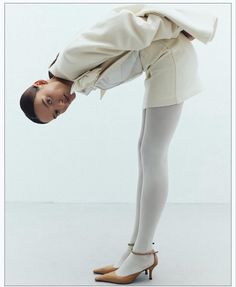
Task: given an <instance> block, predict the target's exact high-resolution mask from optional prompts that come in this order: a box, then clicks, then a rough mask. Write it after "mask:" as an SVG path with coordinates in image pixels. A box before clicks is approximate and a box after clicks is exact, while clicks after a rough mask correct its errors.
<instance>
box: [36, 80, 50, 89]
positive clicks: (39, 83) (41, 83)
mask: <svg viewBox="0 0 236 287" xmlns="http://www.w3.org/2000/svg"><path fill="white" fill-rule="evenodd" d="M45 84H48V82H47V81H45V80H38V81H36V82H34V84H33V86H35V87H38V86H41V85H45Z"/></svg>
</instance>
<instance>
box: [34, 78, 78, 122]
mask: <svg viewBox="0 0 236 287" xmlns="http://www.w3.org/2000/svg"><path fill="white" fill-rule="evenodd" d="M72 84H73V82H70V81H60V80H58V79H55V78H53V79H50V80H47V81H45V80H39V81H36V82H35V83H34V84H33V85H34V86H37V87H39V91H38V92H37V94H36V96H35V100H34V111H35V114H36V116H37V117H38V119H39V120H40V121H42V122H50V121H52V120H53V119H56V118H57V117H58V116H59V115H60V114H63V113H64V112H65V111H66V110H67V108H68V107H69V105H70V104H71V102H72V101H73V100H74V99H75V97H76V95H75V93H72V94H71V93H70V89H71V86H72Z"/></svg>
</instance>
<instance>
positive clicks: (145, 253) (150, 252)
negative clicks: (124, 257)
mask: <svg viewBox="0 0 236 287" xmlns="http://www.w3.org/2000/svg"><path fill="white" fill-rule="evenodd" d="M131 252H132V253H133V254H136V255H149V254H154V253H158V251H155V250H154V249H152V250H151V251H149V252H144V253H141V252H135V251H133V250H131Z"/></svg>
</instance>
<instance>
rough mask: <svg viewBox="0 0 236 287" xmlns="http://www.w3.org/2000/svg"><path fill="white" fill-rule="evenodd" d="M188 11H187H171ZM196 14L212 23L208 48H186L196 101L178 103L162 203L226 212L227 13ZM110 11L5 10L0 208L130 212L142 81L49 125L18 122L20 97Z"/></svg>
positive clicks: (221, 9) (213, 8) (92, 99)
mask: <svg viewBox="0 0 236 287" xmlns="http://www.w3.org/2000/svg"><path fill="white" fill-rule="evenodd" d="M179 5H187V6H188V4H179ZM189 5H191V6H194V5H204V7H205V8H206V10H209V11H210V12H212V13H215V14H216V15H217V16H218V17H219V21H218V27H217V31H216V35H215V38H214V40H213V42H210V43H209V44H207V45H204V44H202V43H201V42H199V41H197V40H194V41H193V42H192V43H194V45H195V47H196V49H197V53H198V58H199V65H200V74H201V77H202V80H203V83H204V85H205V91H204V92H202V93H200V94H198V95H196V96H194V97H192V98H190V99H189V100H187V101H186V102H185V103H184V107H183V112H182V115H181V119H180V122H179V125H178V127H177V129H176V132H175V135H174V137H173V139H172V142H171V146H170V150H169V196H168V202H219V203H221V202H223V203H228V202H230V195H231V190H230V187H231V186H230V175H231V174H230V173H231V170H230V166H231V162H230V160H231V154H230V150H231V146H230V144H231V143H230V140H231V139H230V137H231V135H230V128H231V127H230V125H231V94H230V92H231V91H230V85H231V74H230V65H231V57H230V56H231V55H230V53H231V42H230V23H231V19H230V15H231V11H230V8H231V6H230V4H189ZM115 6H117V4H79V3H77V4H59V3H58V4H42V3H41V4H6V6H5V16H6V19H5V23H6V26H5V187H6V193H5V200H6V201H36V202H39V201H43V202H45V201H47V202H48V201H50V202H135V199H136V188H137V179H138V178H137V176H138V157H137V144H138V138H139V133H140V128H141V113H142V109H141V105H142V97H143V94H144V74H143V75H142V76H141V77H139V78H137V79H135V80H133V81H131V82H129V83H126V84H123V85H121V86H118V87H116V88H114V89H111V90H109V91H107V93H106V95H105V96H104V98H103V100H102V101H100V100H99V91H98V90H97V91H94V92H93V93H91V94H90V95H89V96H87V97H86V96H84V95H82V94H77V99H76V100H75V101H74V102H73V104H72V105H71V106H70V108H69V109H68V111H67V113H65V114H63V115H62V116H61V117H60V118H59V119H57V120H56V121H54V122H52V123H50V124H48V125H37V124H34V123H33V122H31V121H29V120H28V119H27V118H26V117H25V116H24V114H23V113H22V111H21V109H20V106H19V99H20V96H21V94H22V92H23V91H24V90H25V89H26V88H27V87H28V86H29V85H31V84H32V83H33V82H34V81H35V80H37V79H47V78H48V74H47V68H48V66H49V64H50V63H51V62H52V61H53V60H54V58H55V56H56V54H57V53H58V52H59V51H60V50H61V49H62V48H63V47H64V45H66V44H67V43H68V42H69V41H70V39H71V38H72V37H74V35H75V34H76V33H78V32H79V31H82V30H83V29H85V28H86V27H88V26H90V25H91V24H92V23H95V22H96V21H99V20H100V19H102V18H103V16H104V15H105V14H106V13H107V12H108V11H109V10H110V9H111V8H113V7H115Z"/></svg>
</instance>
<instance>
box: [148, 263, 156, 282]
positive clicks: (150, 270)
mask: <svg viewBox="0 0 236 287" xmlns="http://www.w3.org/2000/svg"><path fill="white" fill-rule="evenodd" d="M155 267H156V265H154V266H151V267H150V268H148V270H149V280H152V270H153V269H154V268H155ZM145 271H146V270H145Z"/></svg>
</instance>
